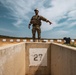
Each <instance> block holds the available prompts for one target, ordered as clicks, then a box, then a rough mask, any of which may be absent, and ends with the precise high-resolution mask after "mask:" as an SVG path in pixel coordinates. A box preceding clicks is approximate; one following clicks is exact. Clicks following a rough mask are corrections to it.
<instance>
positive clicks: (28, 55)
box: [0, 43, 76, 75]
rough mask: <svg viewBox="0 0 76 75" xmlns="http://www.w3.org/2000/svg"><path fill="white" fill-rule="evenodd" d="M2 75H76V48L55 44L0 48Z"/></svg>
mask: <svg viewBox="0 0 76 75" xmlns="http://www.w3.org/2000/svg"><path fill="white" fill-rule="evenodd" d="M0 75H76V48H73V47H70V46H65V45H61V44H55V43H19V44H15V45H11V46H5V47H0Z"/></svg>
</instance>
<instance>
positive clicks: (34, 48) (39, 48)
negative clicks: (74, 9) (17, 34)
mask: <svg viewBox="0 0 76 75" xmlns="http://www.w3.org/2000/svg"><path fill="white" fill-rule="evenodd" d="M25 48H26V50H25V52H26V55H25V60H26V65H25V66H26V74H25V75H50V73H51V72H50V71H51V67H50V66H51V59H50V58H51V55H50V54H51V45H50V43H26V44H25ZM46 50H47V51H46ZM30 51H31V52H30ZM31 53H32V54H31ZM39 55H42V58H40V56H39ZM30 57H31V59H32V58H33V60H31V59H30ZM35 62H36V63H35ZM32 63H33V64H32Z"/></svg>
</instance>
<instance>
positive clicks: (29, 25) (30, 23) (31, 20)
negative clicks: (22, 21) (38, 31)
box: [28, 18, 32, 29]
mask: <svg viewBox="0 0 76 75" xmlns="http://www.w3.org/2000/svg"><path fill="white" fill-rule="evenodd" d="M31 24H32V18H31V20H30V23H29V25H28V28H29V29H30V26H31Z"/></svg>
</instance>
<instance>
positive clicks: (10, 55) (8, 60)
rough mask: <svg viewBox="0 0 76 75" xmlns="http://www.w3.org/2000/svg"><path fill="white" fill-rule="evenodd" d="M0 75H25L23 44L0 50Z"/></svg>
mask: <svg viewBox="0 0 76 75" xmlns="http://www.w3.org/2000/svg"><path fill="white" fill-rule="evenodd" d="M0 75H25V43H19V44H15V45H11V46H5V47H1V48H0Z"/></svg>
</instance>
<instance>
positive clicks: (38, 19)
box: [30, 15, 48, 26]
mask: <svg viewBox="0 0 76 75" xmlns="http://www.w3.org/2000/svg"><path fill="white" fill-rule="evenodd" d="M41 20H42V21H46V22H47V21H48V20H47V19H46V18H44V17H43V16H40V15H34V16H33V17H32V18H31V20H30V24H33V25H39V26H41Z"/></svg>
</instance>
